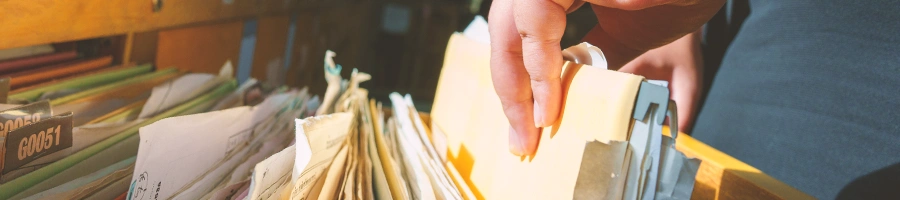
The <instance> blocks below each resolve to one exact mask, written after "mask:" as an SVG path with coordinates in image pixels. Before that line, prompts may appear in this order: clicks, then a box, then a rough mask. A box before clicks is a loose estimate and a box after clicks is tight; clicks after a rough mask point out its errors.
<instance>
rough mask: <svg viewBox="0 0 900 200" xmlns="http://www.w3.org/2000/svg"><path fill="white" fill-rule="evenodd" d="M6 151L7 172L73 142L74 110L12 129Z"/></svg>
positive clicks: (4, 154)
mask: <svg viewBox="0 0 900 200" xmlns="http://www.w3.org/2000/svg"><path fill="white" fill-rule="evenodd" d="M5 146H6V148H5V149H4V153H3V157H4V160H3V173H4V174H5V173H9V172H10V171H13V170H16V169H18V168H19V167H21V166H23V165H25V164H27V163H29V162H31V161H34V160H35V159H37V158H40V157H41V156H44V155H48V154H51V153H54V152H57V151H59V150H63V149H65V148H69V147H71V146H72V113H71V112H68V113H65V114H62V115H58V116H53V117H50V118H49V119H46V120H40V121H39V122H37V123H33V124H31V125H27V126H23V127H20V128H18V129H14V130H12V131H10V132H9V134H8V135H7V137H6V144H5Z"/></svg>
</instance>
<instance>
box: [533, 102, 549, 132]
mask: <svg viewBox="0 0 900 200" xmlns="http://www.w3.org/2000/svg"><path fill="white" fill-rule="evenodd" d="M545 115H546V113H544V108H543V107H541V105H540V104H538V102H537V101H535V102H534V127H535V128H540V127H544V126H546V125H545V124H544V116H545Z"/></svg>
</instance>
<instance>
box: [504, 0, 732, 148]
mask: <svg viewBox="0 0 900 200" xmlns="http://www.w3.org/2000/svg"><path fill="white" fill-rule="evenodd" d="M585 2H587V3H590V4H591V6H593V9H594V13H595V14H596V15H597V19H598V21H599V24H598V25H597V26H596V27H595V28H594V29H593V30H592V31H591V32H590V33H589V36H588V37H586V40H588V41H590V42H591V43H592V44H594V45H596V46H598V47H599V48H600V49H602V50H603V52H604V54H605V55H606V56H607V60H608V63H609V64H610V67H611V68H618V67H619V66H623V65H625V64H626V63H627V62H628V61H630V60H632V59H634V58H635V57H637V56H639V55H641V54H643V53H644V52H646V51H647V50H650V49H653V48H656V47H659V46H662V45H664V44H667V43H669V42H672V41H674V40H676V39H678V38H680V37H682V36H684V35H686V34H688V33H690V32H692V31H694V30H697V29H698V28H699V27H700V26H701V25H702V24H703V23H705V22H706V21H707V20H709V18H710V17H712V15H713V14H715V12H716V11H717V10H718V9H719V8H720V7H721V6H722V4H723V3H724V1H723V0H588V1H585ZM581 4H583V2H581V1H573V0H496V1H494V2H493V5H491V11H490V15H489V19H488V23H489V28H490V33H491V77H492V79H493V81H494V90H495V91H496V92H497V95H498V96H499V97H500V101H501V103H502V104H503V110H504V113H505V114H506V116H507V118H508V119H509V122H510V132H509V134H510V137H509V138H510V139H509V142H510V148H511V149H510V151H511V152H512V153H514V154H517V155H531V154H533V153H534V151H535V150H536V149H537V144H538V138H539V136H540V132H539V127H545V126H549V125H551V124H553V123H555V122H556V120H557V118H558V116H559V110H560V101H561V99H562V96H561V95H562V94H561V89H562V88H561V85H560V73H561V67H562V63H563V61H562V54H561V50H562V49H561V48H560V44H559V42H560V39H561V38H562V35H563V33H564V32H565V23H566V12H567V11H571V10H575V9H574V8H573V7H577V6H580V5H581Z"/></svg>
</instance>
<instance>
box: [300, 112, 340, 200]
mask: <svg viewBox="0 0 900 200" xmlns="http://www.w3.org/2000/svg"><path fill="white" fill-rule="evenodd" d="M352 126H353V114H350V113H334V114H330V115H324V116H316V117H310V118H306V119H303V120H297V143H296V147H297V151H296V152H297V154H296V159H295V162H294V171H293V174H295V175H294V177H295V178H293V179H292V180H293V181H294V183H293V184H294V185H293V187H292V191H291V199H307V197H309V196H311V195H316V196H318V194H319V193H318V192H319V191H320V190H321V188H320V190H319V191H315V190H314V189H313V186H314V185H315V184H316V182H317V181H319V180H320V179H321V180H324V178H325V177H323V176H324V175H325V169H327V168H328V167H329V166H330V165H331V162H332V161H333V160H334V157H335V155H337V153H338V151H340V149H341V147H343V146H344V143H345V142H346V139H347V134H348V133H349V132H350V128H351V127H352ZM301 135H303V136H301ZM301 138H306V139H307V141H302V140H301Z"/></svg>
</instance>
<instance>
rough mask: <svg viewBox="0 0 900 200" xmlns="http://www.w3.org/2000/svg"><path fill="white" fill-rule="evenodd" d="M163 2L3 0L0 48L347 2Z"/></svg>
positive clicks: (233, 0) (128, 0)
mask: <svg viewBox="0 0 900 200" xmlns="http://www.w3.org/2000/svg"><path fill="white" fill-rule="evenodd" d="M159 1H162V2H163V3H162V6H161V8H160V9H159V11H156V12H155V11H154V9H153V7H154V5H153V3H152V2H151V0H77V1H71V0H2V1H0V38H2V39H0V49H6V48H14V47H22V46H29V45H37V44H47V43H55V42H64V41H73V40H80V39H87V38H96V37H106V36H112V35H124V34H128V33H133V32H144V31H151V30H159V29H167V28H175V27H184V26H191V25H196V24H204V23H213V22H220V21H228V20H235V19H241V18H249V17H256V16H265V15H276V14H285V13H287V12H289V11H292V10H301V8H302V7H310V6H311V7H315V6H321V5H326V4H334V3H346V1H340V0H337V1H309V0H305V1H302V0H159ZM225 1H231V3H230V4H226V3H224V2H225ZM325 2H327V3H325Z"/></svg>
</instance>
